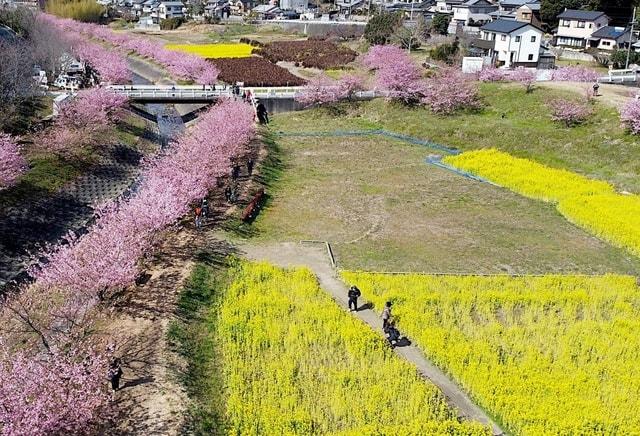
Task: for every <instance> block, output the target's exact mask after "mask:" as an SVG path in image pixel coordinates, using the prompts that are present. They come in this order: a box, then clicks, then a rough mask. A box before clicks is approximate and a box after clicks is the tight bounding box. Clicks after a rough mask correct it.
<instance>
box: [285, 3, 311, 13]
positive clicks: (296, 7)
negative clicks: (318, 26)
mask: <svg viewBox="0 0 640 436" xmlns="http://www.w3.org/2000/svg"><path fill="white" fill-rule="evenodd" d="M308 7H309V0H280V9H281V10H283V11H296V12H304V11H306V10H307V8H308Z"/></svg>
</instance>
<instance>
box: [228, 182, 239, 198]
mask: <svg viewBox="0 0 640 436" xmlns="http://www.w3.org/2000/svg"><path fill="white" fill-rule="evenodd" d="M237 199H238V186H237V185H236V184H235V183H234V184H233V186H231V195H230V196H229V201H230V202H231V203H235V202H236V200H237Z"/></svg>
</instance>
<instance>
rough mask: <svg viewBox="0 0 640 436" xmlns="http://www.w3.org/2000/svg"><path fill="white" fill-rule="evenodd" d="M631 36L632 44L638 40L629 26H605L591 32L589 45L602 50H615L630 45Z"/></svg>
mask: <svg viewBox="0 0 640 436" xmlns="http://www.w3.org/2000/svg"><path fill="white" fill-rule="evenodd" d="M630 38H631V44H633V43H634V42H636V40H637V38H636V37H635V35H634V36H631V28H629V27H614V26H604V27H601V28H599V29H598V30H596V31H595V32H593V33H592V34H591V38H589V43H590V44H589V45H590V46H591V47H595V48H598V49H600V50H615V49H617V48H626V47H629V39H630Z"/></svg>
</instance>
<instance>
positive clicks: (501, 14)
mask: <svg viewBox="0 0 640 436" xmlns="http://www.w3.org/2000/svg"><path fill="white" fill-rule="evenodd" d="M489 16H490V17H491V21H495V20H511V21H515V20H516V14H515V12H506V11H501V10H500V9H498V10H497V11H493V12H491V13H490V14H489Z"/></svg>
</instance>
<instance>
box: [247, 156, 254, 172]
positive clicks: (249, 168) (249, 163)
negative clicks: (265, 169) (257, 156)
mask: <svg viewBox="0 0 640 436" xmlns="http://www.w3.org/2000/svg"><path fill="white" fill-rule="evenodd" d="M247 174H249V175H251V174H253V159H251V158H249V160H248V161H247Z"/></svg>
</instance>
